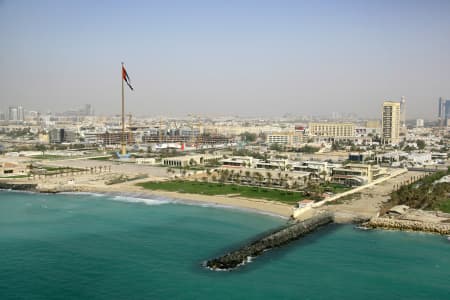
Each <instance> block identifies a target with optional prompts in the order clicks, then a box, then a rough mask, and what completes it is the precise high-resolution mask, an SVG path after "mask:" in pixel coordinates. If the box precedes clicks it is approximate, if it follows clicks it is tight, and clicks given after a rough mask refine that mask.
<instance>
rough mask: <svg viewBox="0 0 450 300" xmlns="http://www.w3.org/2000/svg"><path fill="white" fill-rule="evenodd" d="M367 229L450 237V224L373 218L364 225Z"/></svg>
mask: <svg viewBox="0 0 450 300" xmlns="http://www.w3.org/2000/svg"><path fill="white" fill-rule="evenodd" d="M363 226H365V227H367V228H384V229H396V230H405V231H424V232H432V233H439V234H443V235H450V223H432V222H421V221H413V220H401V219H392V218H380V217H378V218H372V219H370V221H368V222H366V223H364V224H363Z"/></svg>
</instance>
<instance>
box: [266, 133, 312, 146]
mask: <svg viewBox="0 0 450 300" xmlns="http://www.w3.org/2000/svg"><path fill="white" fill-rule="evenodd" d="M303 138H304V134H303V132H302V131H280V132H270V133H268V134H267V135H266V143H267V144H269V145H271V144H280V145H289V146H291V145H296V144H300V143H302V142H303V141H304V140H303Z"/></svg>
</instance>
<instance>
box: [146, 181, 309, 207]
mask: <svg viewBox="0 0 450 300" xmlns="http://www.w3.org/2000/svg"><path fill="white" fill-rule="evenodd" d="M137 185H138V186H142V187H144V188H146V189H150V190H162V191H170V192H179V193H189V194H202V195H229V194H232V195H236V196H242V197H246V198H255V199H265V200H272V201H280V202H283V203H287V204H295V203H297V201H300V200H302V199H304V198H305V196H304V195H303V193H301V192H294V191H284V190H277V189H268V188H263V187H250V186H241V185H236V184H221V183H212V182H196V181H182V180H177V181H164V182H152V181H150V182H144V183H138V184H137Z"/></svg>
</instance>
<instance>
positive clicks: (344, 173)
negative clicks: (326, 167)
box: [332, 164, 387, 186]
mask: <svg viewBox="0 0 450 300" xmlns="http://www.w3.org/2000/svg"><path fill="white" fill-rule="evenodd" d="M386 174H387V172H386V170H385V169H384V168H380V167H379V166H376V165H375V166H372V165H369V164H347V165H345V166H343V167H340V168H334V169H333V175H332V180H333V182H336V183H341V184H345V185H349V186H359V185H363V184H366V183H370V182H372V181H373V180H374V179H377V178H379V177H381V176H383V175H386Z"/></svg>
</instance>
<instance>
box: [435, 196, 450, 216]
mask: <svg viewBox="0 0 450 300" xmlns="http://www.w3.org/2000/svg"><path fill="white" fill-rule="evenodd" d="M437 208H438V209H439V210H440V211H443V212H446V213H450V199H447V200H445V201H442V202H441V203H439V204H438V206H437Z"/></svg>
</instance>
